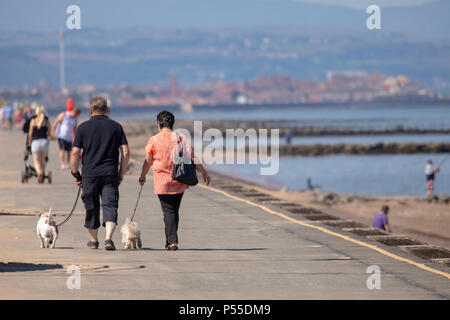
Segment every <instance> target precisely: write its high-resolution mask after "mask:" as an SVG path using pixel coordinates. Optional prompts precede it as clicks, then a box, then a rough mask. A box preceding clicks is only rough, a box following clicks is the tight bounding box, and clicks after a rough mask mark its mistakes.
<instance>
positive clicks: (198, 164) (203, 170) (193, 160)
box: [190, 146, 211, 185]
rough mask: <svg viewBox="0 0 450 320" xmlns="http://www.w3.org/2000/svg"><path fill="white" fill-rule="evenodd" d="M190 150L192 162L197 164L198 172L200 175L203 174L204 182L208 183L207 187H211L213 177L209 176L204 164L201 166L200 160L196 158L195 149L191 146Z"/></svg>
mask: <svg viewBox="0 0 450 320" xmlns="http://www.w3.org/2000/svg"><path fill="white" fill-rule="evenodd" d="M190 148H191V161H192V162H193V163H195V166H196V168H197V170H198V171H200V173H201V174H202V176H203V181H204V182H205V183H206V185H209V183H210V182H211V177H210V176H209V174H208V172H207V171H206V169H205V167H204V166H203V164H201V163H200V161H199V160H198V158H197V157H196V156H195V153H194V147H192V146H191V147H190Z"/></svg>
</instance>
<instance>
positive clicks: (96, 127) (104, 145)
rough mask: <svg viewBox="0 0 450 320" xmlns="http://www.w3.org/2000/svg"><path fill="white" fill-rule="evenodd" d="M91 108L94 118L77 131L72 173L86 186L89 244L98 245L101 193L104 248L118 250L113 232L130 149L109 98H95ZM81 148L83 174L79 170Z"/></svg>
mask: <svg viewBox="0 0 450 320" xmlns="http://www.w3.org/2000/svg"><path fill="white" fill-rule="evenodd" d="M90 112H91V115H92V118H91V119H90V120H88V121H85V122H83V123H82V124H80V125H79V127H78V129H77V132H76V135H75V139H74V142H73V149H72V175H73V176H74V177H75V182H76V183H77V184H78V186H80V187H82V188H83V194H82V199H83V202H84V206H85V208H86V219H85V224H84V226H85V227H86V228H87V229H88V231H89V234H90V236H91V240H90V241H89V242H88V243H87V246H88V247H89V248H92V249H97V248H98V228H99V227H100V197H101V199H102V203H101V206H102V210H103V226H104V227H105V228H106V236H105V250H115V246H114V243H113V241H112V234H113V232H114V229H115V227H116V225H117V209H118V207H119V185H120V183H121V182H122V180H123V177H124V175H125V172H126V169H127V166H128V161H129V158H130V151H129V148H128V142H127V138H126V137H125V133H124V131H123V128H122V126H121V125H120V124H119V123H117V122H115V121H113V120H111V119H109V118H108V116H107V114H108V113H109V110H108V106H107V102H106V99H104V98H102V97H95V98H93V99H92V100H91V103H90ZM81 150H83V153H82V165H83V167H82V178H81V174H80V173H79V172H78V168H79V162H80V153H81ZM119 150H120V152H121V159H120V165H119Z"/></svg>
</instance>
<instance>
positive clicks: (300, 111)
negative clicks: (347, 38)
mask: <svg viewBox="0 0 450 320" xmlns="http://www.w3.org/2000/svg"><path fill="white" fill-rule="evenodd" d="M159 111H161V109H160V108H153V107H129V108H112V109H111V115H112V117H113V118H115V119H118V120H155V119H156V115H157V114H158V112H159ZM171 111H173V112H174V113H175V117H176V119H192V120H265V121H269V122H273V124H274V125H277V124H278V123H277V122H278V121H279V120H283V121H282V123H279V125H283V126H286V125H289V126H296V127H310V126H314V127H326V128H328V129H333V128H337V129H341V128H349V129H374V130H383V129H392V128H395V127H396V126H399V125H401V126H403V127H404V128H420V129H448V128H450V105H448V106H436V105H433V106H426V105H424V106H395V107H290V108H285V107H279V106H272V107H270V108H269V107H265V108H261V109H258V108H256V109H253V108H252V109H250V108H248V107H242V108H241V109H239V108H235V107H234V108H232V109H226V108H212V107H210V108H201V109H199V110H196V111H195V112H193V113H182V112H180V111H179V110H178V109H177V108H176V109H174V108H172V110H171Z"/></svg>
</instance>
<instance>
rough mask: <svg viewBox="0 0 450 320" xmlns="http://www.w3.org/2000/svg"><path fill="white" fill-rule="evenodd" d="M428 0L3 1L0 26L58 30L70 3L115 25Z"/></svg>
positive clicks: (244, 18) (314, 12)
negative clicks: (314, 5)
mask: <svg viewBox="0 0 450 320" xmlns="http://www.w3.org/2000/svg"><path fill="white" fill-rule="evenodd" d="M435 1H436V0H435ZM445 1H448V0H445ZM427 2H433V0H126V1H124V0H0V30H35V31H54V30H59V29H61V28H63V27H64V25H65V20H66V19H67V14H66V8H67V7H68V6H69V5H71V4H77V5H79V6H80V7H81V14H82V27H102V28H112V29H114V28H123V27H132V26H151V27H163V28H164V27H169V28H171V27H175V28H177V27H178V28H180V27H192V26H195V27H230V26H237V27H240V26H261V25H267V26H276V25H283V24H288V25H293V24H295V25H297V23H301V22H302V21H299V20H300V19H302V14H307V16H308V18H309V19H313V20H316V21H320V20H321V19H323V17H324V16H326V15H329V14H330V12H331V10H328V9H327V7H328V6H330V8H332V9H333V6H340V7H341V9H340V13H341V14H342V15H343V16H345V15H348V14H349V12H347V11H350V10H351V9H349V7H350V8H353V9H358V10H361V11H363V10H364V8H367V6H368V5H370V4H378V5H380V6H382V7H391V6H393V5H397V6H398V5H402V6H413V5H420V4H423V3H427ZM313 4H322V5H320V6H318V7H313ZM343 7H345V8H343ZM333 10H334V11H333V12H335V11H336V9H333ZM345 10H347V11H345ZM338 11H339V10H338ZM295 15H297V16H298V19H297V20H296V16H295ZM350 15H352V16H353V15H354V13H352V12H351V11H350ZM289 19H291V20H289ZM303 21H304V20H303ZM337 27H338V26H337Z"/></svg>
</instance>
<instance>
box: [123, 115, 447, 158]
mask: <svg viewBox="0 0 450 320" xmlns="http://www.w3.org/2000/svg"><path fill="white" fill-rule="evenodd" d="M122 124H123V127H124V130H125V132H126V134H127V135H128V136H130V137H131V136H148V137H150V136H152V135H154V134H156V133H158V129H157V128H156V121H153V122H152V121H126V122H123V123H122ZM263 124H265V122H263V121H243V122H239V121H231V120H230V121H216V120H207V121H203V122H202V129H203V130H207V129H209V128H217V129H219V130H221V131H222V132H223V133H224V134H225V130H226V129H231V128H242V129H244V130H246V129H248V128H251V125H254V128H264V127H263V126H262V125H263ZM176 128H183V129H187V130H188V131H189V132H191V135H192V136H193V134H194V122H193V121H192V120H179V121H177V122H176ZM295 130H300V131H295ZM295 130H294V132H293V131H291V133H292V134H293V135H296V134H299V135H304V136H308V134H307V132H309V133H310V136H317V135H357V134H373V135H375V134H405V133H409V134H417V133H421V134H427V133H446V132H445V130H435V131H433V132H430V131H429V130H428V131H424V130H422V131H420V130H415V129H410V130H409V131H408V132H406V131H405V130H403V129H402V130H400V129H398V131H395V130H394V131H392V130H391V131H380V132H375V131H370V130H368V131H363V132H362V131H345V130H341V131H330V130H327V129H323V130H322V129H319V128H314V130H313V131H305V132H303V131H301V130H309V129H308V128H297V129H295ZM282 132H283V130H280V136H282ZM302 132H303V133H302ZM449 132H450V130H449ZM282 141H283V140H282ZM246 151H248V147H247V148H246ZM270 151H271V150H270V148H269V152H270ZM279 152H280V155H281V156H325V155H337V154H349V155H364V154H417V153H434V154H437V153H448V152H450V143H403V142H399V143H376V144H371V145H359V144H345V143H344V144H313V145H286V144H281V145H280V148H279Z"/></svg>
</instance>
